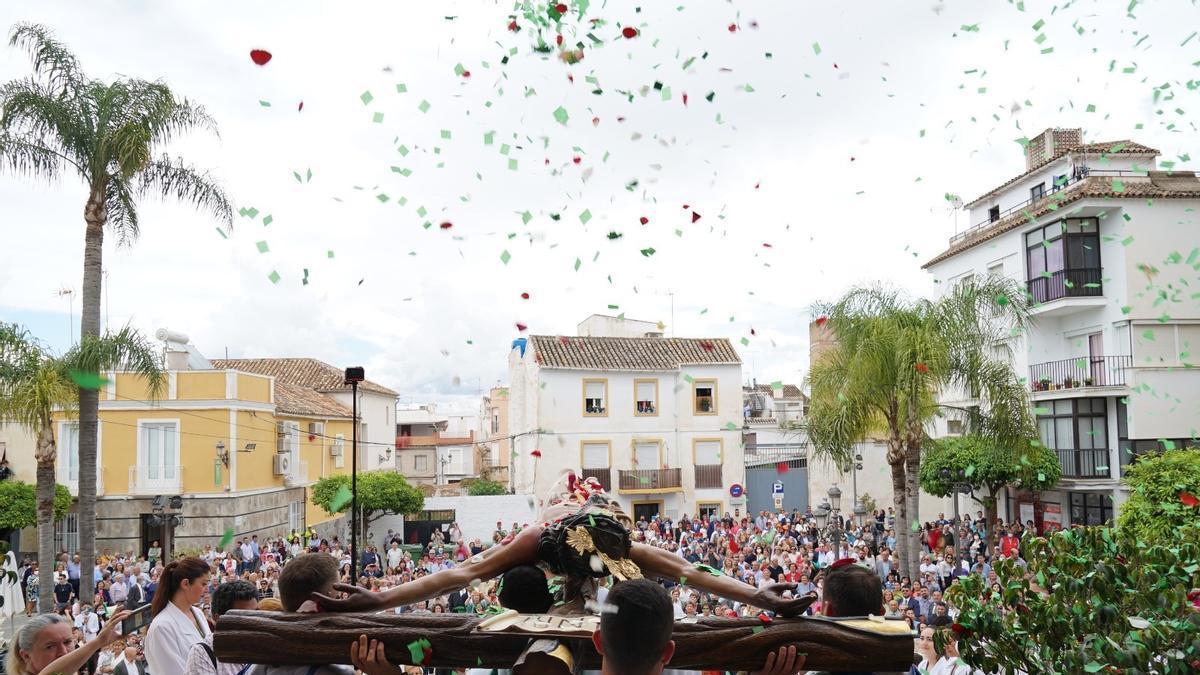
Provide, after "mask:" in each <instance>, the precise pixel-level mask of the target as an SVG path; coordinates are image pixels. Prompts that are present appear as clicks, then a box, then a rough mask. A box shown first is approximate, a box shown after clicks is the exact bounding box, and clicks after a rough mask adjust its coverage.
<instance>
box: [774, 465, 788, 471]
mask: <svg viewBox="0 0 1200 675" xmlns="http://www.w3.org/2000/svg"><path fill="white" fill-rule="evenodd" d="M775 471H776V472H777V473H787V472H788V465H787V462H780V463H778V464H776V465H775Z"/></svg>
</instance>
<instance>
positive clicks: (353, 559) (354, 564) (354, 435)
mask: <svg viewBox="0 0 1200 675" xmlns="http://www.w3.org/2000/svg"><path fill="white" fill-rule="evenodd" d="M365 379H367V375H366V371H365V370H363V368H362V366H358V367H354V368H347V369H346V384H348V385H350V405H351V416H352V417H353V418H354V421H353V426H351V428H350V451H351V453H353V454H352V455H351V456H350V585H351V586H357V585H358V383H359V382H362V381H363V380H365Z"/></svg>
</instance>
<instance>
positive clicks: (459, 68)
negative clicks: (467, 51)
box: [454, 63, 467, 77]
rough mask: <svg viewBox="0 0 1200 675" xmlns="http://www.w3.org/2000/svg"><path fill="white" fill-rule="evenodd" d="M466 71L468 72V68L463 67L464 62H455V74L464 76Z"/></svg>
mask: <svg viewBox="0 0 1200 675" xmlns="http://www.w3.org/2000/svg"><path fill="white" fill-rule="evenodd" d="M465 72H467V69H466V68H463V64H461V63H456V64H454V74H455V75H458V76H459V77H462V74H463V73H465Z"/></svg>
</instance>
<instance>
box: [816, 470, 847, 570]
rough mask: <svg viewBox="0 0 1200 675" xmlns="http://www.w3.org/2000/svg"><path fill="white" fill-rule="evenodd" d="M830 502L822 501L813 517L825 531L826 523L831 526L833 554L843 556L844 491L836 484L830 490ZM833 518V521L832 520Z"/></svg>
mask: <svg viewBox="0 0 1200 675" xmlns="http://www.w3.org/2000/svg"><path fill="white" fill-rule="evenodd" d="M826 494H828V495H829V498H828V501H825V500H822V501H821V503H820V504H819V505H818V506H817V509H816V511H815V512H813V516H814V517H815V518H816V519H817V526H818V527H820V528H821V529H825V526H826V523H828V525H829V534H830V535H832V536H833V553H834V556H835V558H836V556H839V555H841V550H842V523H841V520H842V516H841V506H842V489H841V488H839V487H838V486H837V485H836V484H835V485H834V486H833V487H831V488H829V492H827V493H826ZM831 516H832V519H831V518H830V517H831Z"/></svg>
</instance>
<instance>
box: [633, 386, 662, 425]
mask: <svg viewBox="0 0 1200 675" xmlns="http://www.w3.org/2000/svg"><path fill="white" fill-rule="evenodd" d="M633 398H634V412H633V414H634V415H638V416H642V417H650V416H654V415H657V414H658V380H634V381H633Z"/></svg>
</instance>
